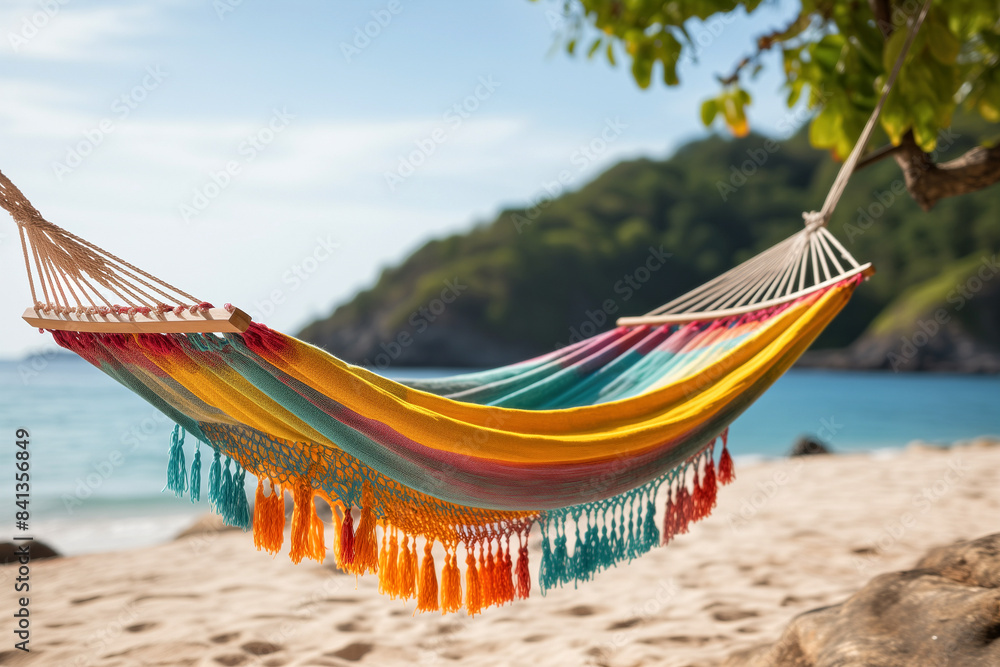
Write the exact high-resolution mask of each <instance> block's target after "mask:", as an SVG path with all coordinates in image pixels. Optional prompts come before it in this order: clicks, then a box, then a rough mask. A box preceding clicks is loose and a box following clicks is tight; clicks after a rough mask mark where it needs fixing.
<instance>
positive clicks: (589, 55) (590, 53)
mask: <svg viewBox="0 0 1000 667" xmlns="http://www.w3.org/2000/svg"><path fill="white" fill-rule="evenodd" d="M599 48H601V38H600V37H598V38H597V39H595V40H594V43H593V44H591V45H590V48H589V49H587V58H593V57H594V54H595V53H597V49H599Z"/></svg>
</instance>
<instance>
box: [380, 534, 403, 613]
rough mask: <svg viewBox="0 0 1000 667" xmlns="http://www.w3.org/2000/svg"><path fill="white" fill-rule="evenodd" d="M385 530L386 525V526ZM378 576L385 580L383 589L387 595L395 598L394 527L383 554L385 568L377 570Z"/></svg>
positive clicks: (396, 546)
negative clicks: (387, 547) (387, 546)
mask: <svg viewBox="0 0 1000 667" xmlns="http://www.w3.org/2000/svg"><path fill="white" fill-rule="evenodd" d="M386 532H389V531H388V526H386ZM379 577H381V579H382V580H384V581H385V590H386V591H387V592H388V593H389V596H390V597H392V598H396V597H398V596H399V543H398V542H397V541H396V529H395V528H393V529H392V535H391V536H390V537H389V549H388V550H387V551H386V554H385V568H384V569H382V570H381V571H380V572H379Z"/></svg>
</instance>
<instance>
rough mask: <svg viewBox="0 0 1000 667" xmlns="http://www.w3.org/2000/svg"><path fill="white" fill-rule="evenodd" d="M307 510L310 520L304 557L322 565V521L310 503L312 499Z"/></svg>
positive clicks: (324, 545) (311, 502) (324, 549)
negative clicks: (306, 552)
mask: <svg viewBox="0 0 1000 667" xmlns="http://www.w3.org/2000/svg"><path fill="white" fill-rule="evenodd" d="M282 502H284V501H282ZM309 509H310V511H311V514H312V520H311V525H310V530H309V543H308V548H309V553H308V554H306V555H307V556H309V558H312V559H313V560H316V561H319V562H320V563H322V562H323V561H324V560H326V543H325V541H324V535H323V520H322V519H320V518H319V512H317V511H316V503H315V502H313V501H312V498H310V499H309Z"/></svg>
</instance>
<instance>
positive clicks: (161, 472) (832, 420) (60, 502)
mask: <svg viewBox="0 0 1000 667" xmlns="http://www.w3.org/2000/svg"><path fill="white" fill-rule="evenodd" d="M443 373H444V372H442V371H434V370H431V369H426V370H422V371H419V372H415V371H412V370H406V371H405V372H404V371H399V372H396V373H390V375H395V376H397V377H401V376H404V375H406V376H410V377H413V376H416V375H422V376H425V377H426V376H430V375H440V374H443ZM998 397H1000V378H997V377H971V376H946V375H892V374H873V373H852V372H824V371H812V370H810V371H805V370H803V371H792V372H790V373H788V374H787V375H786V376H785V377H783V378H782V379H781V380H779V381H778V382H777V384H775V386H774V387H772V388H771V390H770V391H769V392H768V393H767V394H765V395H764V397H763V398H762V399H761V400H759V401H758V402H757V403H756V404H755V405H754V406H753V407H751V408H750V410H749V411H747V413H746V414H744V415H743V416H742V417H741V418H740V419H739V420H737V422H736V423H735V424H734V425H733V427H732V428H731V431H730V433H731V436H730V443H731V448H732V451H733V453H734V455H735V456H736V457H737V458H738V459H739V458H743V459H744V460H745V459H747V458H750V457H769V456H778V455H781V454H783V453H784V452H786V451H787V449H788V448H789V447H790V446H791V444H792V442H793V441H794V440H795V438H796V437H797V436H799V435H801V434H805V433H810V434H818V435H820V436H821V437H822V438H823V439H824V440H826V441H827V442H829V443H830V444H832V446H833V447H834V449H836V450H838V451H859V450H862V451H865V450H867V451H874V450H880V449H885V448H898V447H902V446H905V445H906V443H907V442H909V441H911V440H917V439H920V440H928V441H939V442H953V441H955V440H962V439H967V438H973V437H976V436H979V435H987V434H992V435H1000V410H998V409H997V398H998ZM172 426H173V424H172V423H170V422H168V421H167V419H166V418H165V417H163V416H162V415H161V414H160V413H158V412H157V411H155V410H153V409H152V408H151V407H150V406H148V405H147V404H146V403H144V402H143V401H142V400H140V399H139V398H138V397H136V396H135V395H133V394H132V393H131V392H129V391H128V390H126V389H124V388H123V387H121V386H119V385H118V384H117V383H115V382H114V381H112V380H111V379H110V378H108V377H106V376H105V375H104V374H103V373H101V372H99V371H97V370H96V369H94V368H92V367H91V366H89V365H88V364H86V363H85V362H83V361H82V360H79V359H77V358H75V357H72V356H66V357H63V356H52V357H36V358H34V359H33V360H31V361H25V362H0V438H3V439H4V440H5V441H6V443H7V444H5V445H4V446H3V448H2V450H0V451H3V452H6V454H3V455H0V480H6V481H4V482H3V483H2V484H0V492H2V493H3V494H4V495H5V496H9V497H10V498H11V500H10V502H7V503H5V505H6V506H7V507H8V509H6V510H5V511H4V513H3V516H4V519H3V522H4V523H3V525H4V526H11V525H12V523H13V520H12V512H13V493H14V488H13V472H14V459H13V451H14V447H13V441H14V439H15V438H14V432H15V430H16V429H17V428H28V429H29V430H30V432H31V479H32V488H31V493H32V496H31V520H32V530H33V533H34V535H35V536H36V537H37V538H39V539H44V540H46V541H48V542H50V543H51V544H53V545H54V546H55V547H56V548H57V549H61V550H63V551H64V552H69V553H82V552H92V551H106V550H109V549H115V548H120V547H123V546H137V545H141V544H150V543H155V542H157V541H161V540H164V539H167V538H169V537H170V536H171V535H173V534H175V533H176V532H177V531H178V530H180V529H181V528H183V527H184V526H186V525H187V524H188V523H189V522H190V521H191V520H192V518H193V517H194V516H196V515H197V514H199V513H201V512H204V511H207V506H206V504H205V503H200V504H198V505H192V504H191V503H190V502H189V501H188V500H187V499H178V498H175V497H174V496H173V495H172V494H169V493H161V492H160V490H161V489H162V488H163V485H164V482H165V479H166V461H167V449H168V443H169V433H170V430H171V428H172ZM188 457H189V458H188V461H189V462H190V449H189V450H188ZM248 486H249V484H248ZM11 532H12V531H11V530H10V528H4V529H3V530H2V532H0V540H4V539H7V538H6V537H2V536H3V535H4V534H6V533H11Z"/></svg>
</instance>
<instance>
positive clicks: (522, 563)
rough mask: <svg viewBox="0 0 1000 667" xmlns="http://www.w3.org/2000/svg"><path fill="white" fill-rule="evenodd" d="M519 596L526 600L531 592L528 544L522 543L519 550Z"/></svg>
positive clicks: (517, 571)
mask: <svg viewBox="0 0 1000 667" xmlns="http://www.w3.org/2000/svg"><path fill="white" fill-rule="evenodd" d="M514 573H515V574H516V575H517V597H518V598H520V599H522V600H524V599H526V598H527V597H528V594H529V593H530V592H531V570H529V569H528V545H527V544H522V545H521V548H520V549H518V550H517V568H516V569H515V571H514Z"/></svg>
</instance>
